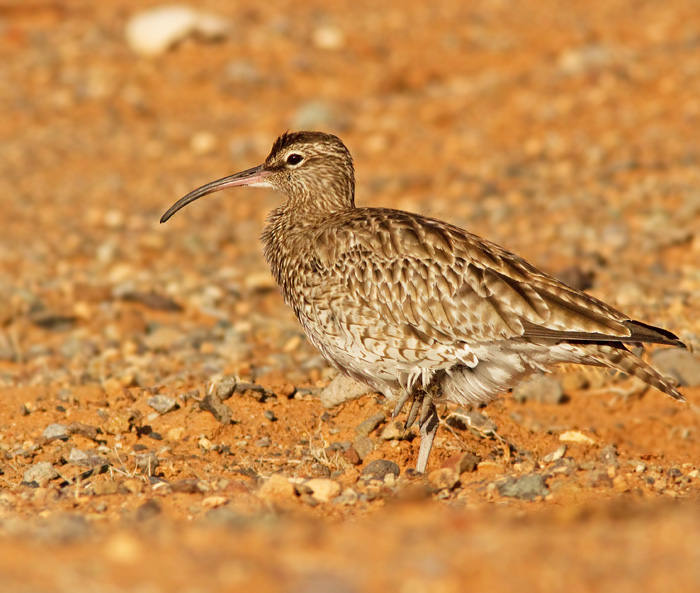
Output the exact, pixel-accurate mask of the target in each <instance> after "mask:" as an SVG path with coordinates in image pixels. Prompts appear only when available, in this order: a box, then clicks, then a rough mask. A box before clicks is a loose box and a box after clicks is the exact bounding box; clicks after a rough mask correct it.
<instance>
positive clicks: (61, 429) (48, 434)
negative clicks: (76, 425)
mask: <svg viewBox="0 0 700 593" xmlns="http://www.w3.org/2000/svg"><path fill="white" fill-rule="evenodd" d="M43 436H44V438H46V440H48V441H53V440H56V439H61V440H64V441H67V440H68V430H67V427H66V425H65V424H58V423H54V424H49V425H48V426H47V427H46V428H45V429H44V432H43Z"/></svg>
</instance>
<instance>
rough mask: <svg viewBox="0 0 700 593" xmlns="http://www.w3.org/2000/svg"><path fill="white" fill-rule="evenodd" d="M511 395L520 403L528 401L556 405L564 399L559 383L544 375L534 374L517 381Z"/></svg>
mask: <svg viewBox="0 0 700 593" xmlns="http://www.w3.org/2000/svg"><path fill="white" fill-rule="evenodd" d="M513 397H514V398H515V400H516V401H517V402H519V403H521V404H522V403H525V402H528V401H529V402H537V403H542V404H552V405H556V404H561V403H563V402H564V401H566V397H565V395H564V389H563V388H562V386H561V383H559V381H557V379H555V378H554V377H548V376H546V375H534V376H533V377H531V378H530V379H528V380H526V381H523V382H522V383H519V384H518V385H517V386H516V387H515V389H513Z"/></svg>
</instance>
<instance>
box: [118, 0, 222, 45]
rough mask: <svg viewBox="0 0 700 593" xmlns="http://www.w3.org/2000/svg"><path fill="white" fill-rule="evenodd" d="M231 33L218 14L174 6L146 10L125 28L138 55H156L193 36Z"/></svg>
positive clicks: (127, 37)
mask: <svg viewBox="0 0 700 593" xmlns="http://www.w3.org/2000/svg"><path fill="white" fill-rule="evenodd" d="M229 30H230V25H229V23H228V21H226V20H225V19H223V18H221V17H219V16H217V15H214V14H210V13H206V12H200V11H198V10H196V9H194V8H192V7H190V6H187V5H184V4H173V5H168V6H160V7H158V8H153V9H151V10H144V11H143V12H140V13H138V14H137V15H135V16H134V17H132V18H131V19H130V20H129V22H128V23H127V25H126V41H127V43H128V44H129V47H130V48H131V49H132V50H133V51H134V52H136V53H137V54H140V55H144V56H157V55H159V54H162V53H164V52H166V51H167V50H168V49H170V48H171V47H172V46H173V45H175V44H176V43H178V42H179V41H182V40H183V39H185V38H187V37H189V36H190V35H194V34H197V35H199V36H201V37H203V38H205V39H218V38H221V37H224V36H226V34H227V33H228V32H229Z"/></svg>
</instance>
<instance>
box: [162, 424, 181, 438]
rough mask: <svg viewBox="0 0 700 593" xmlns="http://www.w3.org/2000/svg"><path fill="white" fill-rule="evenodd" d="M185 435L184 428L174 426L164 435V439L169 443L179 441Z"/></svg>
mask: <svg viewBox="0 0 700 593" xmlns="http://www.w3.org/2000/svg"><path fill="white" fill-rule="evenodd" d="M184 435H185V427H184V426H176V427H175V428H171V429H170V430H168V432H166V433H165V438H166V439H167V440H169V441H179V440H180V439H181V438H182V437H183V436H184Z"/></svg>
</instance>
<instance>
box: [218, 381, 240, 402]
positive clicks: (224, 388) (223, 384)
mask: <svg viewBox="0 0 700 593" xmlns="http://www.w3.org/2000/svg"><path fill="white" fill-rule="evenodd" d="M236 385H237V382H236V379H235V378H234V377H226V378H225V379H222V380H221V381H219V382H218V383H217V385H216V395H217V397H218V398H219V399H220V400H221V401H225V400H227V399H229V398H230V397H231V396H232V395H233V394H234V393H235V391H236Z"/></svg>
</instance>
